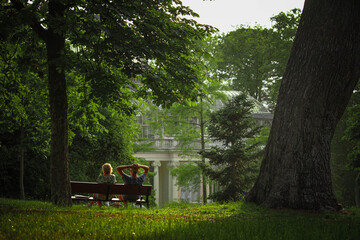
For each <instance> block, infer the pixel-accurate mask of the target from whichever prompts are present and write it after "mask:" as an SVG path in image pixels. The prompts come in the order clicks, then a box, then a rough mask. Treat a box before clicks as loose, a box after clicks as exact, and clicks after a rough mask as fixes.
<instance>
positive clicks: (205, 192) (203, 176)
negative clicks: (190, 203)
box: [200, 97, 207, 204]
mask: <svg viewBox="0 0 360 240" xmlns="http://www.w3.org/2000/svg"><path fill="white" fill-rule="evenodd" d="M200 104H201V105H200V108H201V109H200V135H201V136H200V143H201V151H205V122H204V111H203V99H202V97H200ZM201 161H202V163H203V164H205V157H203V156H201ZM201 183H202V189H203V192H202V194H203V203H204V204H206V203H207V189H206V176H205V174H204V173H202V182H201Z"/></svg>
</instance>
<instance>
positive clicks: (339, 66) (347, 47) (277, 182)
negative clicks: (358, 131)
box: [246, 0, 360, 210]
mask: <svg viewBox="0 0 360 240" xmlns="http://www.w3.org/2000/svg"><path fill="white" fill-rule="evenodd" d="M359 10H360V3H359V2H358V1H352V0H350V1H340V0H332V1H312V0H306V1H305V5H304V10H303V13H302V17H301V20H300V24H299V28H298V31H297V33H296V37H295V40H294V45H293V47H292V50H291V54H290V58H289V61H288V64H287V67H286V71H285V74H284V77H283V80H282V83H281V87H280V92H279V97H278V100H277V105H276V108H275V114H274V120H273V124H272V128H271V132H270V137H269V141H268V144H267V147H266V150H265V157H264V159H263V162H262V165H261V170H260V175H259V177H258V179H257V181H256V183H255V185H254V187H253V188H252V189H251V191H250V192H249V193H248V194H247V196H246V199H247V200H248V201H250V202H255V203H257V204H261V205H263V206H267V207H271V208H292V209H309V210H321V209H330V210H337V209H339V208H340V207H339V206H338V204H337V200H336V198H335V196H334V193H333V188H332V181H331V172H330V143H331V139H332V137H333V134H334V131H335V127H336V125H337V123H338V121H339V119H340V118H341V116H342V115H343V113H344V110H345V108H346V106H347V104H348V102H349V99H350V97H351V95H352V92H353V90H354V88H355V86H356V84H357V82H358V80H359V78H360V70H359V69H360V68H359V63H360V59H359V56H360V48H359V44H358V43H359V41H360V31H359V29H360V16H359V14H358V12H359Z"/></svg>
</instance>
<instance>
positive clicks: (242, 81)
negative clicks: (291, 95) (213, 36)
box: [216, 26, 272, 101]
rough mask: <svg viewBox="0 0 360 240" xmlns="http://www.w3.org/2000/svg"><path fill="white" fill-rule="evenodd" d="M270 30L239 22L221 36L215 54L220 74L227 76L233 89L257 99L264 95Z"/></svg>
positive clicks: (263, 97)
mask: <svg viewBox="0 0 360 240" xmlns="http://www.w3.org/2000/svg"><path fill="white" fill-rule="evenodd" d="M271 34H272V31H271V30H269V29H264V28H262V27H260V26H257V27H256V28H251V27H245V26H242V27H240V28H238V29H236V30H235V31H232V32H230V33H228V34H227V35H225V36H224V37H223V39H222V42H221V44H219V46H218V52H217V56H216V59H218V69H219V70H220V71H222V72H223V74H222V76H221V78H228V79H231V82H232V84H231V85H232V88H233V89H234V90H238V91H245V92H248V93H249V94H250V96H252V97H254V98H255V99H257V100H259V101H262V100H264V99H265V98H266V93H265V92H264V90H263V89H264V84H265V81H264V80H265V79H268V78H269V77H270V72H271V58H270V53H271V51H269V49H270V47H271V45H270V44H271Z"/></svg>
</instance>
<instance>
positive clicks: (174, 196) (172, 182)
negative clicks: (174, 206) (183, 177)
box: [167, 161, 179, 202]
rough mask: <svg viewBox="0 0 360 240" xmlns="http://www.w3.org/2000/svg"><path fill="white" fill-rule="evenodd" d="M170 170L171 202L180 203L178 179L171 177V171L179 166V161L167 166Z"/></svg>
mask: <svg viewBox="0 0 360 240" xmlns="http://www.w3.org/2000/svg"><path fill="white" fill-rule="evenodd" d="M167 166H168V168H169V202H172V201H179V191H178V186H176V177H175V176H173V175H171V173H170V172H171V169H173V168H176V167H178V166H179V162H178V161H172V162H169V163H168V164H167Z"/></svg>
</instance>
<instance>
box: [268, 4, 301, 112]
mask: <svg viewBox="0 0 360 240" xmlns="http://www.w3.org/2000/svg"><path fill="white" fill-rule="evenodd" d="M300 17H301V10H300V9H298V8H294V9H292V10H290V11H289V12H286V13H284V12H280V13H279V14H277V15H275V16H273V17H272V18H271V22H272V28H271V29H272V30H273V34H272V42H271V48H270V49H269V51H271V68H272V69H273V71H272V73H271V78H270V79H265V80H266V81H267V85H270V86H269V92H270V93H269V94H270V96H269V97H270V105H271V108H274V107H275V103H276V100H277V96H278V93H279V89H280V84H281V80H282V77H283V75H284V72H285V68H286V64H287V62H288V60H289V56H290V52H291V47H292V45H293V43H294V38H295V35H296V30H297V28H298V26H299V22H300Z"/></svg>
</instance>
